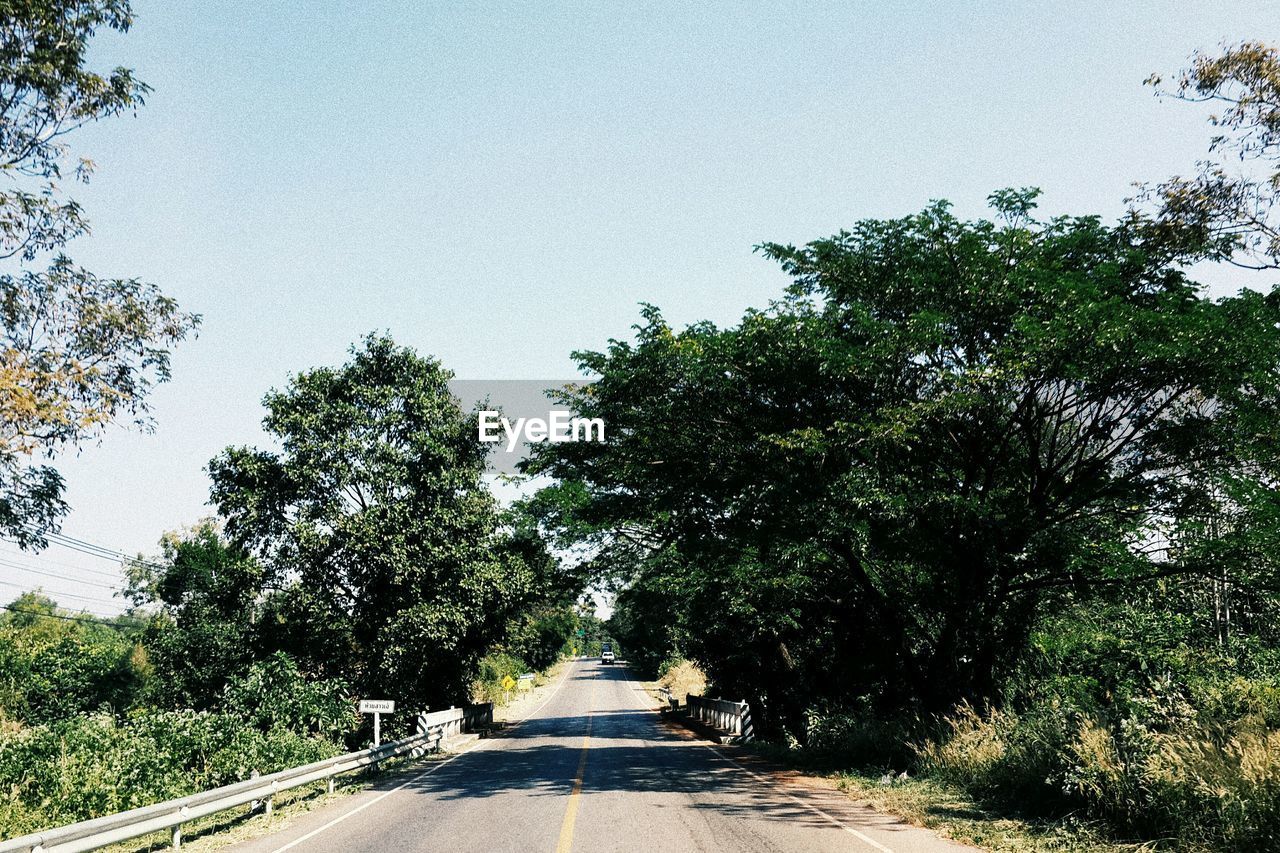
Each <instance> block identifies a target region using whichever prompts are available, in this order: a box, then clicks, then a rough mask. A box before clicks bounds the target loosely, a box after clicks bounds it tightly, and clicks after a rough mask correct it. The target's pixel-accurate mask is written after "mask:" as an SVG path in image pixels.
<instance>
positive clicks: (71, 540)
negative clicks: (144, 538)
mask: <svg viewBox="0 0 1280 853" xmlns="http://www.w3.org/2000/svg"><path fill="white" fill-rule="evenodd" d="M44 537H45V538H46V539H48V540H49V541H50V542H53V543H55V544H58V545H61V546H63V547H64V548H70V549H72V550H73V551H79V552H81V553H82V554H88V555H89V556H91V557H100V558H102V559H104V560H111V561H112V562H116V563H137V564H139V565H143V566H149V567H151V568H153V569H163V568H164V566H161V565H160V564H158V563H152V562H150V561H148V560H143V559H140V558H138V557H130V556H129V555H128V554H126V553H124V552H123V551H117V550H115V549H114V548H108V547H106V546H105V545H95V544H93V543H92V542H86V541H84V540H83V539H76V538H75V537H73V536H67V535H65V534H62V533H45V534H44Z"/></svg>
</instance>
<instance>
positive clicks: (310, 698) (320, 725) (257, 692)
mask: <svg viewBox="0 0 1280 853" xmlns="http://www.w3.org/2000/svg"><path fill="white" fill-rule="evenodd" d="M223 707H224V708H225V710H226V712H227V713H228V714H234V715H236V716H238V717H239V718H240V719H242V720H244V721H245V722H247V723H249V724H251V725H255V726H257V727H258V728H259V729H261V730H262V731H266V732H269V731H271V730H272V729H276V728H280V729H286V730H288V731H291V732H295V733H298V734H305V735H318V736H320V737H323V738H324V739H326V740H329V741H336V742H340V741H341V739H342V738H344V737H346V736H348V735H350V734H352V733H353V732H354V731H355V730H356V729H357V728H359V726H360V715H359V713H357V711H356V697H355V696H354V695H353V694H352V691H351V688H350V687H348V686H347V684H346V682H343V681H341V680H338V679H330V680H325V681H312V680H309V679H307V678H306V677H304V676H303V674H302V673H301V672H299V670H298V666H297V664H296V663H294V662H293V660H292V659H291V658H290V657H289V656H288V655H286V654H284V653H283V652H276V653H275V654H274V655H272V656H271V657H269V658H267V659H266V660H263V661H258V662H256V663H254V664H252V665H251V666H250V667H249V669H248V671H247V672H246V673H244V674H243V675H241V676H238V677H236V678H233V679H232V680H231V681H229V682H228V683H227V686H226V692H225V694H224V698H223Z"/></svg>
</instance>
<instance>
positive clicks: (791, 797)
mask: <svg viewBox="0 0 1280 853" xmlns="http://www.w3.org/2000/svg"><path fill="white" fill-rule="evenodd" d="M627 681H629V682H630V683H631V688H632V689H633V690H635V691H636V692H637V693H639V694H640V695H641V696H643V697H644V698H646V699H648V700H649V702H650V706H649V707H650V708H652V709H653V710H658V709H660V708H661V707H662V706H661V705H655V704H652V703H653V697H652V696H650V695H649V694H648V692H647V691H645V689H644V688H643V687H641V686H640V685H639V684H638V683H637V682H636V681H635V680H634V679H632V678H630V677H628V678H627ZM699 746H705V747H706V748H707V749H709V750H711V751H712V752H713V753H715V755H716V757H717V758H719V759H720V760H721V761H727V762H729V763H730V764H732V765H733V766H734V767H737V768H738V769H739V770H741V771H742V772H743V773H746V774H747V775H748V776H751V777H752V778H754V779H757V780H759V781H761V782H764V783H765V784H766V785H768V786H769V787H771V788H775V789H778V790H779V791H780V793H781V794H782V795H783V796H784V797H786V798H787V799H789V800H792V801H794V802H796V803H798V804H800V805H802V806H804V807H805V808H806V809H809V810H810V811H812V812H815V813H816V814H818V815H819V816H821V817H823V818H824V819H826V820H828V821H830V822H831V823H834V824H835V825H836V826H838V827H840V828H841V829H843V830H844V831H845V832H848V833H850V834H851V835H853V836H854V837H855V838H857V839H858V840H859V841H861V842H862V843H864V844H867V845H870V846H871V847H874V848H875V849H876V850H879V851H880V853H893V851H892V850H890V849H889V848H888V847H885V846H884V845H883V844H881V843H880V842H879V841H876V840H875V839H874V838H870V837H868V836H867V835H864V834H863V833H861V832H859V831H858V830H856V829H854V828H853V827H852V826H849V825H847V824H845V823H843V822H841V821H840V820H838V819H836V818H834V817H832V816H831V815H829V814H827V813H826V812H824V811H823V810H822V809H820V808H818V807H817V806H815V805H813V804H812V803H806V802H805V801H804V800H802V799H800V798H799V797H797V796H795V795H794V794H788V793H787V792H786V791H782V790H781V788H780V786H779V785H778V783H777V782H775V781H774V780H772V779H770V778H769V777H767V776H761V775H760V774H759V773H756V772H755V771H754V770H750V769H748V768H746V767H744V766H743V765H742V764H741V762H739V761H736V760H735V759H733V758H730V757H729V756H727V755H725V754H724V753H723V752H721V751H720V750H718V749H716V748H715V747H714V746H712V745H711V744H709V743H703V744H699Z"/></svg>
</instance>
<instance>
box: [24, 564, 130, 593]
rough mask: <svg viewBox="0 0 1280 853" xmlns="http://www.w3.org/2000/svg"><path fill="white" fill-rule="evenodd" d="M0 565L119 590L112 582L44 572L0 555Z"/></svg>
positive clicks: (86, 584)
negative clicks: (100, 581)
mask: <svg viewBox="0 0 1280 853" xmlns="http://www.w3.org/2000/svg"><path fill="white" fill-rule="evenodd" d="M0 566H7V567H9V568H12V569H17V570H18V571H22V572H31V573H32V574H33V575H44V576H45V577H47V578H57V579H58V580H64V581H72V582H73V583H79V584H84V585H85V586H96V587H101V588H102V589H109V590H111V591H112V592H120V591H121V587H119V586H116V585H113V584H109V583H99V582H97V581H90V580H84V579H83V578H77V577H72V576H71V575H60V574H58V573H57V572H46V571H44V570H43V569H37V568H35V567H33V566H28V565H25V564H23V563H16V562H14V561H12V560H6V559H4V558H3V557H0Z"/></svg>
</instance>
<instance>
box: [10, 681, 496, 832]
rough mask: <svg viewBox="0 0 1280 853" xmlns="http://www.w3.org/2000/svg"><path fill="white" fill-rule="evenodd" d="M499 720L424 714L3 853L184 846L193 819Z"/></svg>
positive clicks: (482, 711)
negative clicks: (314, 755)
mask: <svg viewBox="0 0 1280 853" xmlns="http://www.w3.org/2000/svg"><path fill="white" fill-rule="evenodd" d="M482 722H483V723H492V722H493V705H492V704H485V705H472V706H469V707H467V708H451V709H449V710H447V711H437V712H435V713H432V714H420V715H419V716H418V723H419V728H418V731H417V733H416V734H414V735H412V736H411V737H407V738H404V739H403V740H397V741H391V742H390V743H384V744H383V745H382V746H378V747H371V748H369V749H362V750H359V751H358V752H349V753H347V754H345V755H336V756H334V757H333V758H326V759H324V760H323V761H317V762H314V763H312V764H306V765H303V766H302V767H293V768H290V769H288V770H281V771H279V772H277V773H270V774H268V775H266V776H259V777H257V778H254V779H246V780H245V781H243V782H236V783H234V784H231V785H224V786H223V787H221V788H214V789H212V790H209V791H202V792H200V793H198V794H189V795H187V796H185V797H179V798H178V799H176V800H168V801H166V802H163V803H156V804H155V805H151V806H142V807H141V808H136V809H131V810H130V811H127V812H120V813H119V814H113V815H107V816H106V817H100V818H94V819H93V820H86V821H81V822H80V823H73V824H69V825H67V826H60V827H57V828H55V829H46V830H44V831H42V832H33V833H31V834H30V835H23V836H21V837H19V838H13V839H10V840H8V841H0V853H18V851H22V853H77V851H83V850H97V849H98V848H100V847H106V846H107V845H110V844H116V843H118V842H121V841H128V840H129V839H130V838H138V837H140V836H143V835H150V834H152V833H154V832H161V831H164V830H170V831H171V832H172V842H173V846H174V847H175V848H178V847H180V846H181V845H182V825H183V824H184V823H187V822H188V821H192V820H196V819H198V818H202V817H207V816H209V815H211V814H217V813H218V812H221V811H226V810H227V809H232V808H236V807H237V806H243V805H248V804H250V803H253V802H256V801H260V802H262V803H264V808H263V810H264V813H265V814H268V815H270V814H271V808H272V801H273V798H274V797H275V795H276V794H278V793H280V792H281V791H287V790H290V789H292V788H298V787H301V786H302V785H307V784H310V783H312V782H318V781H320V780H321V779H328V780H329V791H330V792H332V791H333V777H334V776H337V775H339V774H342V773H350V772H351V771H353V770H359V769H361V768H363V767H368V766H369V765H372V764H377V763H378V762H380V761H385V760H386V759H388V758H395V757H396V756H400V755H405V754H406V753H408V754H412V755H414V756H418V755H422V754H424V753H426V752H428V751H430V750H432V749H437V748H439V746H440V744H441V743H442V742H443V741H444V739H445V738H447V737H449V736H450V735H451V734H459V733H461V732H463V731H464V730H467V729H473V728H475V727H476V726H478V725H479V724H481V723H482Z"/></svg>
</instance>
